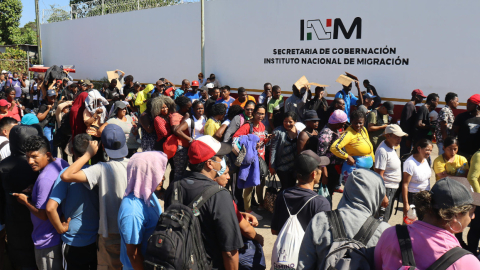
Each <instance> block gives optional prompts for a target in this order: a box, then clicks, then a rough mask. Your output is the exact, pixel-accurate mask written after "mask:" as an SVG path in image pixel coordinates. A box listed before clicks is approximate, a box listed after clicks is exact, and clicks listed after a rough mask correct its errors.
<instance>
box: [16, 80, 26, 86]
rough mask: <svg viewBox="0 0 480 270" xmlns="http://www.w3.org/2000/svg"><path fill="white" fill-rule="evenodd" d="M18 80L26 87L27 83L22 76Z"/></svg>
mask: <svg viewBox="0 0 480 270" xmlns="http://www.w3.org/2000/svg"><path fill="white" fill-rule="evenodd" d="M18 80H19V81H20V84H21V85H22V87H26V86H27V85H26V84H25V81H24V80H22V78H18Z"/></svg>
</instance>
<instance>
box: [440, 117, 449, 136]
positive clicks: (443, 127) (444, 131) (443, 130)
mask: <svg viewBox="0 0 480 270" xmlns="http://www.w3.org/2000/svg"><path fill="white" fill-rule="evenodd" d="M440 132H441V133H442V138H443V139H444V140H445V139H446V138H447V122H446V121H441V122H440Z"/></svg>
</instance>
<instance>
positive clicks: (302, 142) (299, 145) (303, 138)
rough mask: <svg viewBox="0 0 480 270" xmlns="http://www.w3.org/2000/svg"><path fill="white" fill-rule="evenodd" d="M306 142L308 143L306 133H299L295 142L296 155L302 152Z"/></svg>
mask: <svg viewBox="0 0 480 270" xmlns="http://www.w3.org/2000/svg"><path fill="white" fill-rule="evenodd" d="M307 141H308V135H307V133H306V132H304V131H302V132H300V134H299V135H298V140H297V155H300V153H301V152H302V151H303V150H304V148H305V145H306V144H307Z"/></svg>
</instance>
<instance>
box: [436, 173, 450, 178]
mask: <svg viewBox="0 0 480 270" xmlns="http://www.w3.org/2000/svg"><path fill="white" fill-rule="evenodd" d="M447 176H448V173H447V171H443V172H441V173H439V174H438V179H442V178H445V177H447Z"/></svg>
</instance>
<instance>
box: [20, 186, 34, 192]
mask: <svg viewBox="0 0 480 270" xmlns="http://www.w3.org/2000/svg"><path fill="white" fill-rule="evenodd" d="M32 190H33V185H30V186H28V187H27V188H25V189H24V190H22V192H23V193H32Z"/></svg>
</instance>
